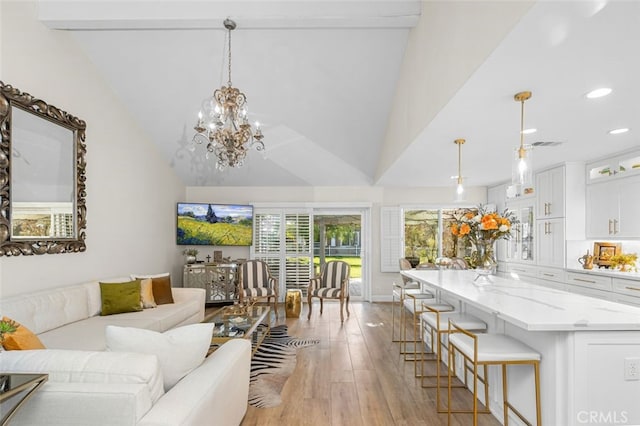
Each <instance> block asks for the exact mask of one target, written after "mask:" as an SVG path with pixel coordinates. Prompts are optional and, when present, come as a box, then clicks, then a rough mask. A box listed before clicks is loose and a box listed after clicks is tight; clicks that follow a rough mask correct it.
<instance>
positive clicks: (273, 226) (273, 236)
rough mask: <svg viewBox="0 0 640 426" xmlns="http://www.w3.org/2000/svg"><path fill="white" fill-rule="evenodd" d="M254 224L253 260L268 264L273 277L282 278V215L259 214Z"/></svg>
mask: <svg viewBox="0 0 640 426" xmlns="http://www.w3.org/2000/svg"><path fill="white" fill-rule="evenodd" d="M254 223H255V226H254V227H255V229H254V233H253V235H254V239H253V250H254V253H253V258H254V259H257V260H262V261H264V262H266V263H267V265H269V270H270V271H271V275H273V276H274V277H280V258H281V246H282V244H281V243H280V230H281V223H282V214H280V213H257V214H256V215H255V217H254Z"/></svg>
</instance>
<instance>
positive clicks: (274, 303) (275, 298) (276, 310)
mask: <svg viewBox="0 0 640 426" xmlns="http://www.w3.org/2000/svg"><path fill="white" fill-rule="evenodd" d="M273 311H274V312H275V313H276V321H277V320H278V296H273Z"/></svg>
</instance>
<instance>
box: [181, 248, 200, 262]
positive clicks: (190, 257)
mask: <svg viewBox="0 0 640 426" xmlns="http://www.w3.org/2000/svg"><path fill="white" fill-rule="evenodd" d="M182 254H183V255H184V256H185V258H184V260H185V262H187V263H196V256H198V250H197V249H194V248H187V249H184V250H182Z"/></svg>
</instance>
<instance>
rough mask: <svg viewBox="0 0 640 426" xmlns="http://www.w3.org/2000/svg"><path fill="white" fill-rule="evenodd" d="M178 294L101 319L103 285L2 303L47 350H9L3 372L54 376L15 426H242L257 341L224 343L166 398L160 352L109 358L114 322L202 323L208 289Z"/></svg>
mask: <svg viewBox="0 0 640 426" xmlns="http://www.w3.org/2000/svg"><path fill="white" fill-rule="evenodd" d="M128 280H129V278H128V277H127V278H118V279H108V280H102V281H106V282H117V281H128ZM172 294H173V298H174V302H175V303H173V304H165V305H159V306H158V307H157V308H153V309H145V310H143V311H141V312H131V313H123V314H116V315H108V316H100V308H101V298H100V286H99V283H98V282H97V281H96V282H91V283H86V284H81V285H75V286H69V287H63V288H58V289H52V290H45V291H41V292H37V293H31V294H25V295H19V296H14V297H10V298H6V299H3V300H0V316H7V317H9V318H12V319H14V320H16V321H18V322H20V323H21V324H23V325H24V326H26V327H27V328H29V329H30V330H31V331H33V332H34V333H36V334H37V335H38V337H39V338H40V340H41V341H42V343H43V344H44V345H45V346H46V347H47V349H45V350H33V351H5V352H0V371H2V372H14V373H18V372H44V373H48V374H49V381H48V382H47V383H46V384H45V385H44V386H43V387H42V388H41V389H40V390H38V391H37V392H36V394H34V396H33V397H32V398H31V399H30V400H29V401H28V402H27V404H26V405H25V406H24V407H22V408H21V409H20V410H19V411H18V412H17V414H16V416H15V417H14V418H13V419H12V422H11V424H12V425H14V426H18V425H30V426H34V425H65V426H67V425H92V426H93V425H114V426H115V425H117V426H120V425H141V426H152V425H154V426H161V425H162V426H170V425H173V426H176V425H184V426H187V425H193V426H200V425H208V424H215V425H237V424H239V423H240V422H241V421H242V418H243V417H244V414H245V412H246V409H247V396H248V391H249V371H250V363H251V344H250V342H249V341H248V340H245V339H237V340H233V341H230V342H228V343H226V344H224V345H223V346H222V347H221V348H220V349H218V350H217V351H215V352H214V353H213V354H212V355H210V356H209V357H207V358H206V359H205V361H204V362H203V363H202V364H201V365H200V366H198V367H197V368H195V369H194V370H192V371H191V372H190V373H189V374H188V375H187V376H185V377H183V378H182V379H181V380H180V381H179V382H178V383H177V384H176V385H175V386H173V387H172V388H171V389H169V390H168V391H167V392H166V393H165V391H164V389H163V386H162V373H161V370H160V367H159V364H158V360H157V357H156V356H155V355H148V354H141V353H118V352H105V351H104V350H105V348H106V340H105V327H106V326H107V325H118V326H125V327H136V328H145V329H149V330H154V331H158V332H164V331H166V330H169V329H172V328H175V327H179V326H182V325H187V324H193V323H198V322H200V321H202V319H203V317H204V306H205V301H204V298H205V292H204V290H202V289H194V288H172Z"/></svg>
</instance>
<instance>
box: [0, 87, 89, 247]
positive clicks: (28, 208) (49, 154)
mask: <svg viewBox="0 0 640 426" xmlns="http://www.w3.org/2000/svg"><path fill="white" fill-rule="evenodd" d="M85 130H86V123H85V122H84V121H82V120H80V119H78V118H77V117H74V116H72V115H71V114H68V113H67V112H65V111H62V110H60V109H58V108H56V107H54V106H53V105H49V104H47V103H46V102H44V101H43V100H41V99H37V98H34V97H33V96H31V95H30V94H28V93H23V92H20V90H18V89H16V88H15V87H12V86H10V85H8V84H4V83H3V82H2V81H0V132H1V135H2V141H1V144H0V197H1V203H0V256H17V255H32V254H56V253H70V252H80V251H84V250H86V245H85V228H86V205H85V197H86V185H85V180H86V178H85V175H86V160H85V155H86V145H85Z"/></svg>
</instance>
